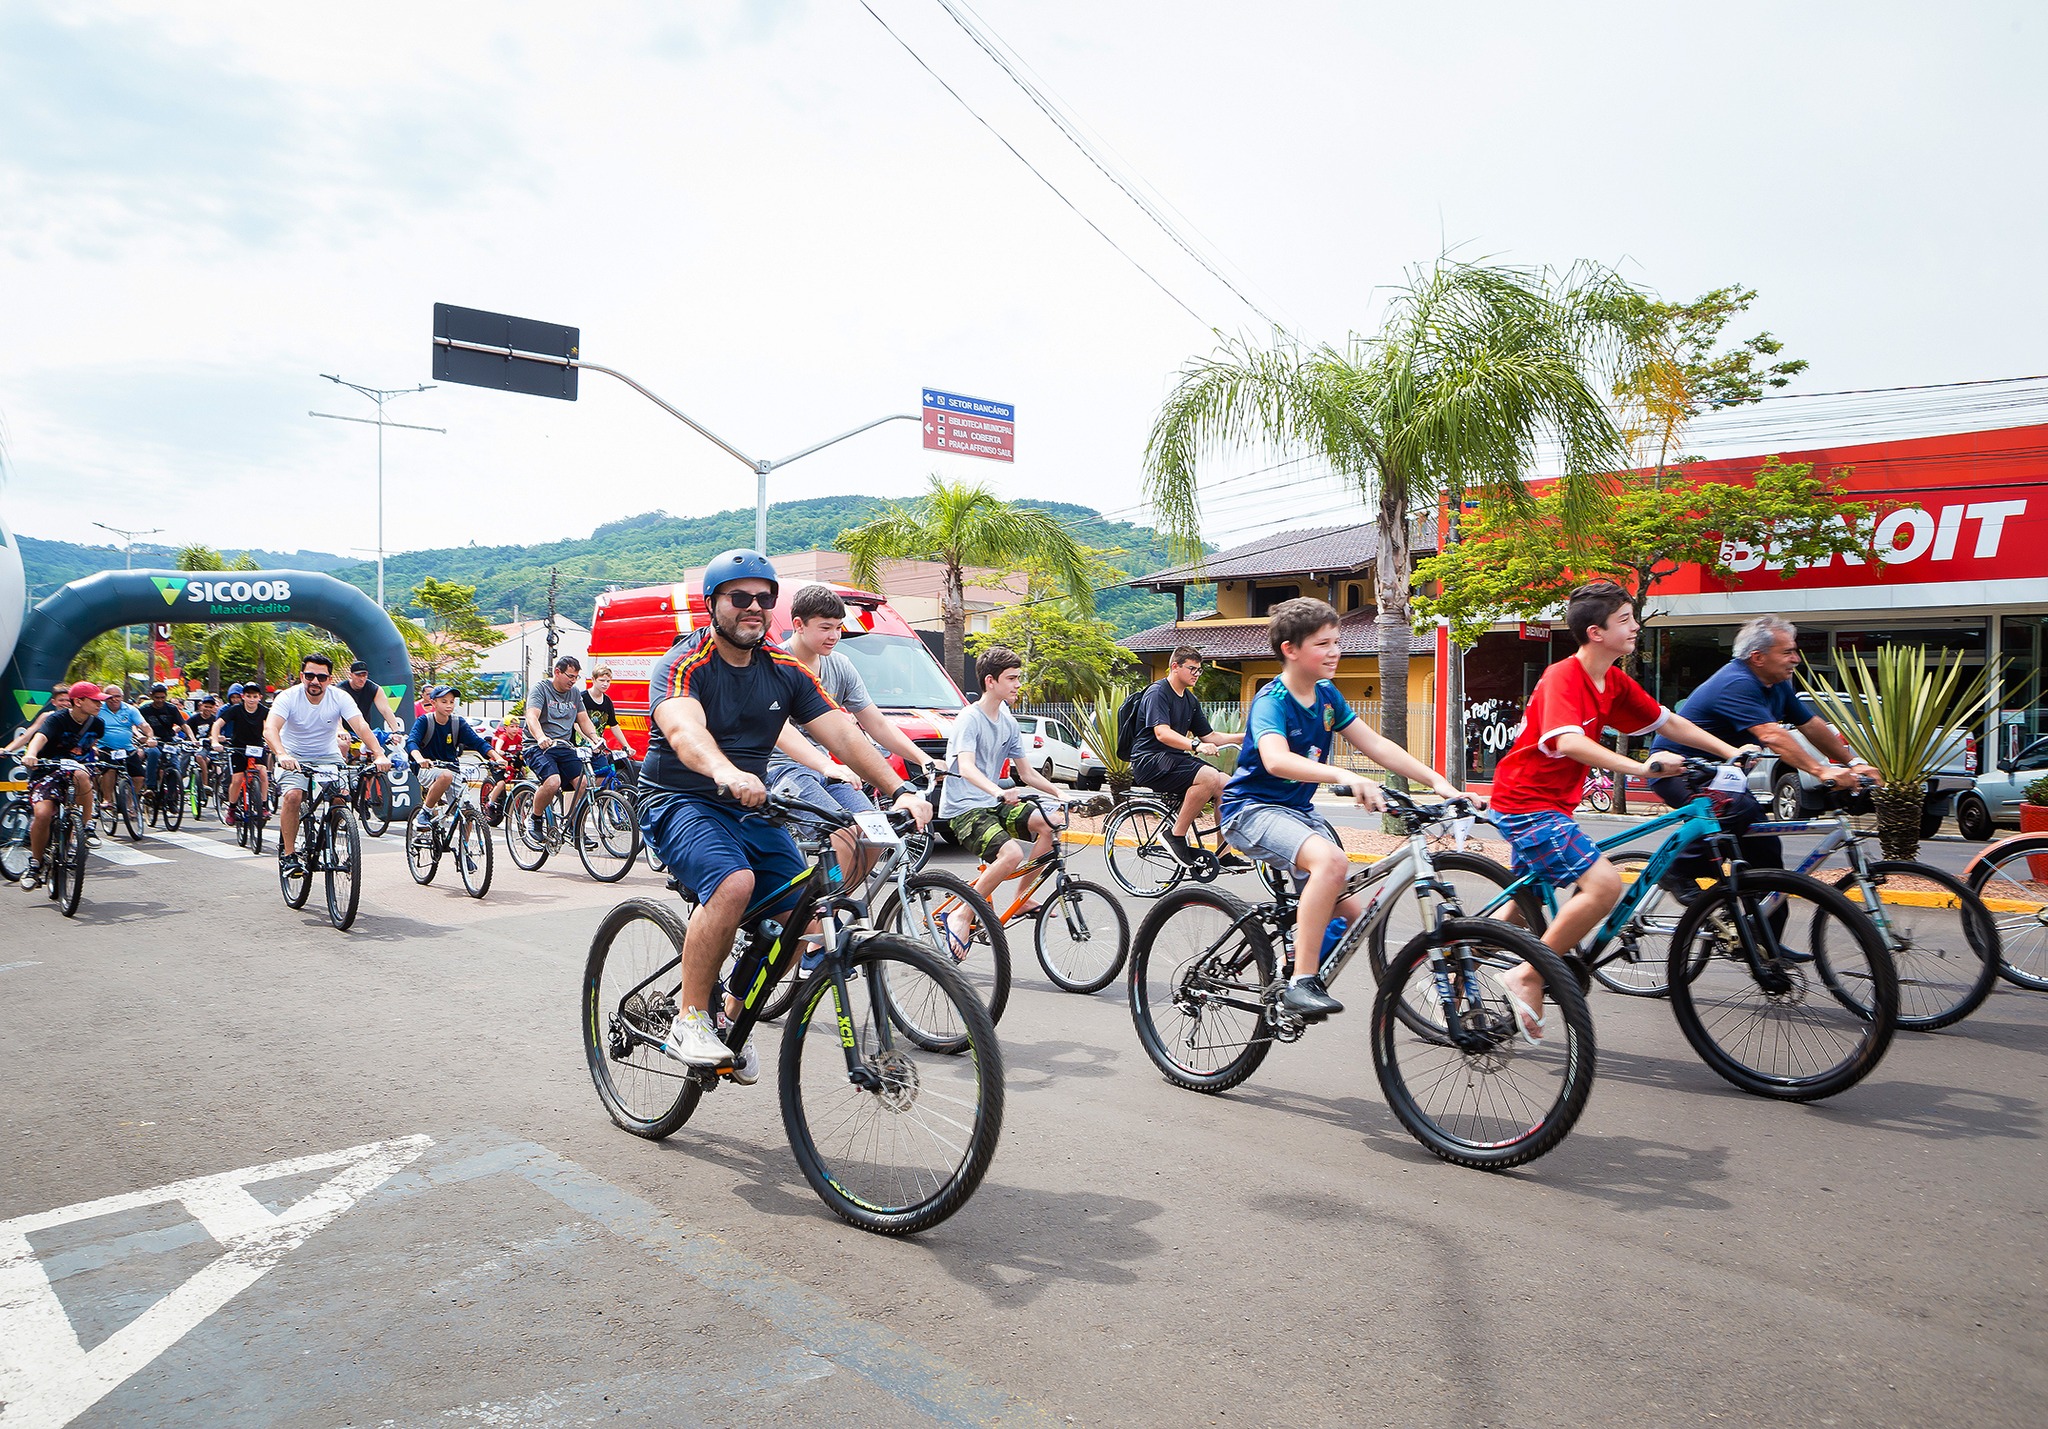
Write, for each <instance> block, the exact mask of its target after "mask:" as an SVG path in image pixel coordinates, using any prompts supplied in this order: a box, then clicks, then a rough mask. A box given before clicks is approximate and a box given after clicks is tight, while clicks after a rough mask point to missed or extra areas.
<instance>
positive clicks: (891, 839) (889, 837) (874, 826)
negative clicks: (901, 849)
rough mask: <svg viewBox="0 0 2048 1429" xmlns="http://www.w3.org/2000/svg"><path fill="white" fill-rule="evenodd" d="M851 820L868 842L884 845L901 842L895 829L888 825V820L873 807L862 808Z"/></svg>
mask: <svg viewBox="0 0 2048 1429" xmlns="http://www.w3.org/2000/svg"><path fill="white" fill-rule="evenodd" d="M853 821H854V823H855V824H857V825H858V826H859V827H860V831H861V835H862V837H864V838H865V839H866V840H867V841H868V842H869V843H872V844H882V845H885V846H886V845H889V844H897V843H901V842H903V840H901V839H899V838H897V837H896V830H894V829H892V828H890V827H889V821H888V820H887V819H885V818H883V817H882V816H881V815H880V814H878V813H876V812H875V811H874V810H873V809H862V810H861V811H860V812H859V813H857V814H855V815H854V816H853Z"/></svg>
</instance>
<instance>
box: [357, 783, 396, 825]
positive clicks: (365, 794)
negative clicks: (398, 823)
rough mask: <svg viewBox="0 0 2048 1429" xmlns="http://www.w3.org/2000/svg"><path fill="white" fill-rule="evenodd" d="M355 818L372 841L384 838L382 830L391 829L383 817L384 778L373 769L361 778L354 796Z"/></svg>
mask: <svg viewBox="0 0 2048 1429" xmlns="http://www.w3.org/2000/svg"><path fill="white" fill-rule="evenodd" d="M356 817H357V818H358V819H360V820H361V821H362V825H363V832H364V833H366V834H368V835H369V836H370V837H371V838H373V839H380V838H382V837H384V830H386V829H388V828H390V827H391V820H389V819H388V818H386V817H385V816H384V776H383V775H381V774H379V773H378V772H377V771H376V769H375V768H374V767H372V768H371V770H370V772H369V773H367V774H365V775H364V776H363V782H362V784H361V786H360V790H359V792H358V793H357V795H356Z"/></svg>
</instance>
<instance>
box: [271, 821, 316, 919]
mask: <svg viewBox="0 0 2048 1429" xmlns="http://www.w3.org/2000/svg"><path fill="white" fill-rule="evenodd" d="M312 813H313V811H312V810H311V809H307V810H306V811H305V814H304V816H302V817H301V818H300V819H299V850H298V852H299V871H298V872H297V873H295V874H294V873H286V872H285V871H284V861H283V860H282V859H280V860H278V865H277V886H278V888H279V890H280V891H282V892H283V894H284V906H285V907H287V908H293V909H297V908H303V907H305V906H306V899H307V898H308V897H309V896H311V894H312V892H313V865H314V863H316V862H317V861H318V855H317V853H316V852H315V850H316V849H317V848H318V846H319V841H318V839H316V838H315V837H314V835H315V834H316V833H317V832H318V830H316V829H315V828H314V826H313V820H312V817H311V815H312Z"/></svg>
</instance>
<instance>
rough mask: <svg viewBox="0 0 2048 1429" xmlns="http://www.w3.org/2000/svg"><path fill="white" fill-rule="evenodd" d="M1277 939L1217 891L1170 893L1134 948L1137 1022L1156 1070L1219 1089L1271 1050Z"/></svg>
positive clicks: (1194, 1086) (1202, 1088) (1200, 1088)
mask: <svg viewBox="0 0 2048 1429" xmlns="http://www.w3.org/2000/svg"><path fill="white" fill-rule="evenodd" d="M1274 967H1275V964H1274V961H1273V942H1272V939H1270V938H1269V937H1267V936H1266V930H1265V929H1264V928H1262V927H1260V926H1259V925H1258V924H1257V923H1255V922H1253V921H1252V920H1251V916H1250V909H1249V908H1247V907H1246V905H1245V904H1244V903H1242V902H1240V901H1239V900H1238V899H1236V898H1234V897H1232V896H1231V895H1230V894H1228V893H1226V892H1224V891H1223V890H1222V889H1220V888H1213V887H1205V886H1201V885H1197V886H1195V887H1192V888H1182V889H1177V890H1176V891H1174V892H1172V893H1169V894H1167V895H1166V896H1165V897H1164V898H1162V899H1160V900H1159V902H1158V903H1156V904H1154V905H1153V907H1152V911H1151V912H1150V913H1147V914H1146V915H1145V921H1144V922H1143V923H1141V924H1139V925H1138V936H1137V940H1136V941H1135V943H1134V944H1133V945H1132V948H1131V967H1130V982H1129V987H1130V999H1131V1020H1132V1021H1133V1022H1134V1023H1136V1024H1137V1027H1138V1041H1139V1042H1140V1043H1141V1044H1143V1046H1144V1048H1145V1055H1146V1056H1148V1057H1150V1058H1151V1059H1152V1065H1153V1066H1155V1067H1157V1068H1159V1070H1160V1071H1161V1072H1163V1073H1165V1075H1166V1079H1167V1080H1168V1081H1170V1082H1172V1083H1173V1084H1174V1085H1175V1086H1181V1087H1186V1088H1188V1089H1189V1090H1190V1091H1197V1092H1223V1091H1228V1090H1230V1088H1232V1087H1234V1086H1236V1085H1237V1084H1238V1083H1239V1082H1242V1081H1243V1080H1244V1079H1245V1078H1246V1077H1249V1076H1250V1075H1251V1074H1252V1073H1253V1072H1255V1071H1257V1070H1258V1066H1259V1063H1261V1062H1263V1061H1265V1060H1266V1054H1267V1053H1268V1052H1269V1051H1271V1050H1272V1048H1273V1034H1272V1030H1271V1029H1270V1028H1269V1027H1268V1025H1267V1023H1266V1004H1265V997H1266V989H1267V988H1268V987H1269V986H1270V985H1271V984H1272V983H1273V980H1274V977H1275V972H1274Z"/></svg>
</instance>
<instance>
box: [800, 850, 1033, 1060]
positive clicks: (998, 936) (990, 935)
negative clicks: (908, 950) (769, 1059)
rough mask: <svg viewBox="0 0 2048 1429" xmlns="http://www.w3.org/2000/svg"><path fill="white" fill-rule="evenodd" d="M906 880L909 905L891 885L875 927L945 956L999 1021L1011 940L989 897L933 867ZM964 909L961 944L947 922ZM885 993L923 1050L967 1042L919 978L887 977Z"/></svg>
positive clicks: (1006, 1002) (992, 1018) (1007, 997)
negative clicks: (902, 984) (893, 980)
mask: <svg viewBox="0 0 2048 1429" xmlns="http://www.w3.org/2000/svg"><path fill="white" fill-rule="evenodd" d="M904 884H905V887H906V888H908V890H909V893H910V902H909V905H908V906H907V907H906V906H904V905H903V903H902V902H901V901H900V900H899V899H898V897H897V891H896V888H895V886H894V885H893V884H892V885H891V886H890V888H889V891H888V892H887V893H886V894H885V895H883V898H882V901H881V904H880V905H879V907H877V909H876V911H875V926H876V927H877V928H879V929H880V930H881V931H883V932H885V933H893V934H895V935H896V936H898V937H901V938H907V939H909V940H910V941H911V942H913V943H916V944H918V945H919V946H920V947H922V948H924V949H926V950H927V951H929V952H930V953H931V954H932V955H933V956H934V957H942V958H944V959H945V960H946V962H947V963H949V964H951V965H953V966H954V967H955V968H956V969H957V970H958V971H959V973H960V977H961V980H962V981H963V982H965V983H966V984H967V986H968V987H970V988H971V989H973V991H974V995H975V996H976V997H979V998H980V999H981V1005H982V1006H983V1007H986V1008H987V1009H988V1020H989V1023H990V1025H994V1024H995V1023H996V1022H998V1021H1000V1020H1001V1019H1002V1015H1003V1009H1004V1008H1005V1007H1007V1006H1009V1003H1010V940H1009V935H1008V933H1007V932H1006V931H1005V930H1004V928H1003V925H1002V923H1001V922H1000V921H999V920H998V919H997V918H996V915H995V910H994V909H992V908H990V907H989V906H988V900H987V899H985V898H983V897H982V896H981V895H980V894H979V893H976V892H975V891H974V889H973V888H972V887H971V886H969V885H968V884H967V883H966V881H965V880H963V879H960V878H956V877H954V876H953V875H952V874H950V873H941V872H939V871H938V870H937V869H933V870H931V871H929V872H926V873H917V874H912V875H910V876H909V877H908V878H906V879H905V880H904ZM963 911H964V912H965V914H966V917H967V922H968V925H969V932H968V937H967V944H966V946H965V947H964V948H961V947H960V944H959V943H958V942H957V941H956V940H955V938H954V937H953V935H952V933H951V932H950V931H949V928H948V924H949V921H950V920H951V919H952V917H953V915H954V914H955V913H956V912H963ZM956 948H959V949H960V956H959V957H958V958H955V957H954V956H953V952H954V950H955V949H956ZM884 971H886V969H884ZM794 980H795V979H794V978H792V979H791V981H792V982H793V981H794ZM883 991H884V993H885V994H886V995H887V996H888V999H889V1011H890V1015H891V1016H893V1017H894V1018H895V1019H896V1025H897V1026H898V1027H899V1028H901V1029H902V1030H903V1032H904V1033H905V1034H906V1035H907V1036H908V1037H909V1038H910V1040H911V1041H913V1042H915V1043H917V1045H918V1046H920V1047H922V1048H924V1049H925V1050H926V1051H927V1052H957V1051H959V1050H961V1048H962V1047H963V1046H965V1045H966V1044H965V1043H964V1042H962V1041H961V1040H960V1038H961V1036H962V1035H963V1029H961V1028H960V1027H958V1026H957V1025H956V1024H954V1022H953V1021H952V1018H951V1015H950V1012H949V1011H948V1009H947V1008H945V1007H944V1005H943V1004H928V1003H927V1002H926V1001H925V1000H924V999H925V997H926V996H928V995H929V994H931V993H933V992H934V991H935V988H934V986H933V984H931V983H929V982H928V981H926V980H925V979H923V978H917V979H914V980H913V981H912V983H911V984H910V985H909V987H907V988H895V987H891V986H889V984H888V983H887V982H886V981H885V982H884V983H883ZM792 998H793V994H791V995H790V996H785V997H783V998H782V999H781V1006H779V1007H777V1008H776V1009H775V1010H776V1011H777V1012H778V1013H780V1012H781V1011H782V1010H783V1009H784V1008H786V1007H787V1006H788V1004H789V1002H790V1001H791V1000H792Z"/></svg>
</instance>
